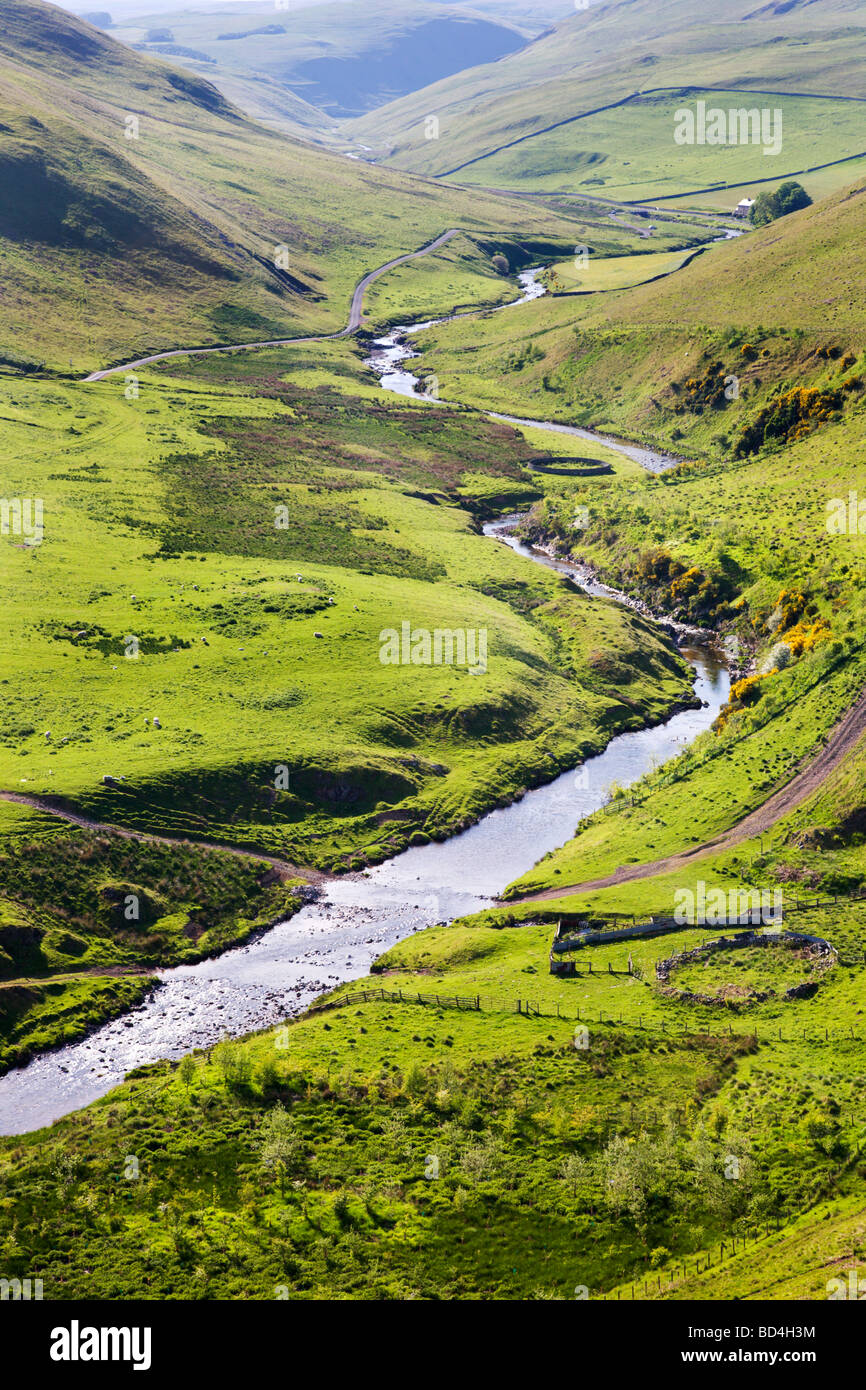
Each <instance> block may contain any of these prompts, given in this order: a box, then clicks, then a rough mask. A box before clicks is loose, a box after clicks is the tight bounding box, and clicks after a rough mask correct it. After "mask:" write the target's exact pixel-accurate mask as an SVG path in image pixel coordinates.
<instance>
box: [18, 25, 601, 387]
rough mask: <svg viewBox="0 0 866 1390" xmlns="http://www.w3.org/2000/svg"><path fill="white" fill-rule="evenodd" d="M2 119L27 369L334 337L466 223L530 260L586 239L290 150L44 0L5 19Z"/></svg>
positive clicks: (514, 211) (563, 225)
mask: <svg viewBox="0 0 866 1390" xmlns="http://www.w3.org/2000/svg"><path fill="white" fill-rule="evenodd" d="M0 122H2V126H3V130H2V131H0V135H2V141H0V159H2V161H3V181H4V190H5V192H4V206H3V210H2V213H0V257H2V270H3V278H4V285H5V287H6V296H7V312H6V319H5V337H4V339H3V340H2V342H0V354H2V355H3V356H4V357H5V359H7V360H11V361H12V362H22V363H24V364H27V363H30V364H34V363H41V362H44V363H47V365H48V366H49V367H51V368H54V369H60V370H68V369H69V367H70V363H71V366H72V369H73V370H74V371H76V372H80V371H81V369H82V368H83V367H85V366H86V367H88V368H92V367H95V366H101V365H105V363H106V360H108V361H111V360H114V361H116V360H118V359H120V360H123V357H124V356H142V355H145V354H146V353H147V352H148V351H153V350H156V349H158V348H161V347H166V346H174V345H182V344H188V345H194V344H196V343H199V344H205V343H210V342H220V341H222V342H225V341H243V340H244V339H246V340H255V339H257V338H258V339H261V338H272V337H278V336H290V335H292V334H301V333H305V332H333V331H335V330H336V329H338V328H341V327H342V326H343V325H344V324H345V322H346V318H347V315H348V303H349V300H350V297H351V293H352V290H353V288H354V285H355V284H356V282H357V281H358V280H359V279H360V278H361V276H362V275H363V274H364V273H365V272H366V271H368V270H370V269H372V268H373V267H374V266H375V265H378V264H381V263H382V262H383V261H385V260H387V259H389V258H390V257H391V256H393V255H399V254H401V253H403V252H405V251H409V250H414V249H416V248H417V247H419V246H422V245H424V244H425V243H426V242H427V241H430V240H432V239H433V237H435V236H436V235H438V234H439V233H440V232H442V231H443V230H445V228H446V227H448V226H464V227H465V228H466V229H467V230H468V231H469V232H470V233H473V232H475V233H477V234H479V235H482V236H483V237H484V238H485V242H486V244H488V245H489V244H490V242H491V241H493V243H494V247H495V241H496V238H497V237H498V236H499V237H503V238H504V239H506V240H507V241H508V242H509V243H510V242H513V241H514V240H515V239H517V240H519V241H522V243H523V247H524V249H523V253H522V254H523V255H524V257H526V258H529V257H530V256H531V254H532V247H533V245H535V244H538V243H544V244H546V245H552V244H555V243H556V242H557V241H558V244H559V245H560V246H561V247H563V248H565V247H567V246H568V245H569V244H571V243H572V241H573V238H574V237H575V235H576V234H579V232H580V228H579V226H578V227H576V226H575V224H574V223H573V222H572V221H571V219H569V218H568V217H567V216H564V215H562V214H557V213H551V212H549V211H548V210H546V209H538V210H536V209H534V208H531V207H526V206H524V205H522V204H521V205H519V206H518V205H515V204H514V203H509V202H508V201H507V200H498V199H495V198H493V199H490V200H487V199H485V207H484V208H483V209H482V208H480V207H479V204H478V201H477V199H476V198H475V197H470V196H469V195H467V194H464V193H462V192H457V193H451V192H438V191H436V190H433V189H431V188H430V186H429V185H428V184H427V183H424V182H418V181H417V180H413V179H411V178H407V177H406V176H404V175H402V174H399V173H388V172H380V171H372V170H369V169H368V168H366V167H364V166H361V165H360V164H358V162H357V161H352V160H347V159H343V158H338V157H336V156H332V155H328V154H326V153H323V152H321V151H319V150H316V149H314V148H313V147H311V146H308V145H303V144H301V143H299V142H297V141H293V140H287V139H286V138H285V137H284V136H282V135H277V134H276V133H274V132H272V131H268V130H265V129H263V128H262V127H259V126H255V125H253V124H252V123H251V122H250V121H248V120H247V119H246V118H245V117H243V116H242V115H241V113H240V112H239V111H238V110H237V109H236V108H234V107H232V106H231V105H230V104H229V103H228V102H227V101H226V100H225V98H224V97H222V96H221V94H220V93H219V92H217V91H216V89H215V88H214V87H213V86H211V85H210V84H209V83H207V82H205V81H204V80H202V79H200V78H198V77H195V76H192V75H190V74H188V73H186V74H185V73H183V72H180V71H178V70H177V69H173V68H171V67H168V66H167V65H166V64H164V63H162V62H161V61H156V60H154V59H150V58H146V57H143V56H141V55H139V54H136V53H134V52H132V51H131V50H130V49H128V48H126V47H125V46H123V45H122V44H119V43H118V42H117V41H116V40H114V39H113V38H111V37H110V36H109V35H107V34H103V33H101V32H100V31H98V30H96V29H94V28H93V27H92V26H89V25H86V24H83V23H82V22H81V21H79V20H76V19H75V18H73V17H72V16H70V15H68V14H66V13H64V12H63V11H61V10H58V9H56V8H55V7H53V6H50V5H46V4H43V3H41V0H10V3H9V4H8V5H6V6H5V8H4V17H3V27H2V31H0ZM127 132H129V133H130V137H135V138H127ZM488 203H489V206H488V205H487V204H488ZM491 253H492V252H491Z"/></svg>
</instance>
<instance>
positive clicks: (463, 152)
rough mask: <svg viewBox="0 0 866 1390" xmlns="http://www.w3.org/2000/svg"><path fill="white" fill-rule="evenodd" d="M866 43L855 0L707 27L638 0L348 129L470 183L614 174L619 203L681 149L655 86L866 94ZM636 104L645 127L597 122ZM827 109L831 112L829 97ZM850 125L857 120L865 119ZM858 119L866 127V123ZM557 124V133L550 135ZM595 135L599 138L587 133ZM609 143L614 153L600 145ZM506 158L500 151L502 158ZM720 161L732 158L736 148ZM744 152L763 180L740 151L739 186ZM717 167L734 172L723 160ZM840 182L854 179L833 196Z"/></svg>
mask: <svg viewBox="0 0 866 1390" xmlns="http://www.w3.org/2000/svg"><path fill="white" fill-rule="evenodd" d="M864 41H866V36H864V29H863V16H862V8H861V7H860V6H859V4H858V0H830V3H825V4H822V5H821V6H820V7H819V6H814V5H794V6H788V7H787V8H786V9H785V11H784V12H782V11H779V10H776V9H774V8H773V7H769V6H763V7H758V8H757V9H755V10H753V11H750V12H749V13H748V14H744V12H743V7H742V5H740V4H738V3H737V0H719V3H718V4H716V5H715V7H714V10H713V14H712V20H711V22H707V23H701V22H700V19H699V17H698V16H697V15H696V12H695V8H694V6H693V5H691V4H689V3H688V0H669V3H667V4H665V5H664V7H663V8H661V9H660V7H659V6H658V5H657V4H655V3H653V0H634V3H632V4H629V5H628V6H622V5H614V4H606V5H599V6H596V5H593V6H592V7H590V8H589V9H588V10H585V11H581V12H578V13H577V14H575V15H572V16H571V17H570V18H567V19H563V20H562V21H561V22H560V23H559V24H557V26H556V27H555V28H554V29H553V30H552V31H551V32H550V34H548V35H545V36H544V37H542V38H540V39H538V40H537V41H536V42H535V43H533V44H530V45H529V46H528V47H527V48H525V49H523V50H522V51H521V52H519V53H516V54H513V55H511V56H509V57H506V58H503V59H502V60H501V61H500V62H498V63H495V64H487V65H485V66H482V67H480V68H477V69H474V70H470V71H468V72H464V73H458V74H457V75H456V76H454V77H451V78H447V79H445V80H443V81H441V82H438V83H436V84H435V85H433V86H432V87H429V88H425V89H423V90H422V91H420V92H415V93H413V94H411V95H410V96H407V97H404V98H401V99H400V100H398V101H395V102H391V103H390V104H389V105H388V106H385V107H382V108H380V109H379V110H378V111H374V112H371V113H370V114H369V115H367V116H365V117H362V118H361V119H360V120H357V121H354V122H351V123H349V125H348V127H347V129H348V131H349V132H351V133H352V134H353V135H354V136H355V137H356V138H357V139H359V140H362V141H365V142H366V143H367V144H369V145H371V146H372V147H373V150H374V152H375V155H376V157H377V158H378V159H380V160H386V161H387V162H388V163H389V164H392V165H394V166H397V167H399V168H404V169H412V170H415V171H417V172H419V173H424V174H433V175H437V176H440V175H443V174H447V173H450V172H452V171H456V173H455V177H456V178H458V179H460V180H461V181H463V182H472V183H474V182H480V183H483V184H487V185H489V186H496V185H497V183H498V184H504V185H505V186H506V187H507V186H510V185H511V183H512V181H513V180H514V179H517V178H519V179H520V184H519V186H520V187H521V188H523V189H530V188H533V187H535V188H543V187H548V186H550V184H557V186H560V187H563V186H564V187H570V186H572V185H571V184H569V183H557V181H558V179H560V178H562V177H564V175H565V173H566V170H567V171H568V176H569V178H573V177H575V175H576V176H577V178H578V179H586V178H592V177H593V176H594V175H595V176H597V177H599V178H605V177H607V176H608V175H610V176H611V180H610V181H611V183H616V186H617V188H618V189H619V193H618V194H617V193H614V194H612V195H611V196H614V197H615V196H624V197H630V196H632V195H631V193H630V192H629V191H628V190H629V189H632V190H635V189H638V188H640V187H644V188H646V187H647V186H651V187H655V188H656V191H657V192H661V191H662V190H661V189H660V188H659V187H658V184H657V182H656V177H657V176H656V170H655V168H654V166H653V164H652V163H651V162H647V161H646V160H645V159H644V154H645V153H646V152H648V149H649V145H650V143H652V145H653V146H655V153H656V156H657V157H660V158H662V159H664V160H667V158H668V154H669V153H672V152H673V151H674V150H675V149H676V147H674V146H672V145H671V142H670V140H669V137H668V136H664V138H656V137H655V136H653V134H652V132H653V129H654V123H653V108H652V106H651V105H649V106H646V109H644V107H645V104H646V103H651V102H652V101H653V100H654V98H653V97H652V96H651V95H650V94H651V93H652V92H653V91H655V90H657V89H663V88H668V89H682V88H687V87H688V88H692V89H696V88H697V87H698V86H699V85H700V84H704V85H705V86H706V87H707V88H710V89H716V90H718V91H720V92H726V91H728V90H733V89H735V88H736V89H739V90H741V91H744V92H746V93H752V94H753V96H754V100H750V99H749V98H748V97H746V98H745V99H744V102H743V103H741V102H739V101H738V102H737V103H736V104H737V105H740V104H745V105H746V106H752V105H758V106H763V105H765V104H768V105H770V106H776V105H780V104H783V103H782V102H777V101H776V99H775V98H769V97H759V96H758V93H759V92H773V93H776V92H781V93H785V94H788V96H789V97H794V98H799V97H808V96H825V97H844V96H852V97H859V98H863V97H866V89H864V86H863V77H862V72H863V66H862V54H863V47H864ZM635 99H637V100H638V101H639V102H640V103H641V107H642V111H643V114H644V115H645V116H646V117H647V119H645V120H642V122H641V125H640V127H639V128H638V127H635V126H631V125H629V124H627V123H626V124H624V125H620V124H618V119H619V118H618V114H617V112H616V111H602V112H601V114H599V115H598V116H594V115H590V114H589V113H592V112H597V111H599V109H600V108H608V107H610V106H611V104H612V103H617V102H623V101H627V102H629V103H630V104H631V103H632V102H633V101H634V100H635ZM797 104H798V103H797V102H794V104H793V105H792V107H791V116H790V121H791V124H790V127H789V130H790V134H791V135H792V136H793V132H794V130H795V128H797V126H798V122H799V120H800V116H801V115H803V116H804V115H805V114H806V110H807V108H806V107H805V106H804V107H803V108H802V111H801V112H800V113H799V114H797V110H796V108H797ZM822 106H823V103H822ZM827 106H828V108H832V103H830V102H828V103H827ZM620 109H621V110H627V109H628V108H627V107H625V108H620ZM857 109H859V108H857V107H855V108H854V112H855V113H856V110H857ZM840 115H841V113H840ZM430 116H436V117H437V119H438V121H439V138H438V139H435V140H434V139H427V138H425V130H426V128H427V127H426V126H425V121H426V119H427V118H428V117H430ZM575 118H579V119H577V120H575ZM842 119H843V120H845V118H844V117H843V118H842ZM853 119H854V120H855V121H856V120H857V117H856V114H854V116H853ZM859 120H860V127H859V128H860V130H861V131H862V129H863V126H862V117H860V118H859ZM564 122H569V124H563V123H564ZM557 123H559V127H560V128H559V130H554V131H553V132H551V134H549V135H547V134H541V133H540V132H544V131H546V130H547V128H548V127H550V126H553V125H555V124H557ZM662 124H664V123H662ZM845 128H846V130H848V131H849V132H850V133H851V134H854V133H855V131H856V127H854V128H851V127H848V125H847V120H846V121H845ZM590 129H592V130H593V131H594V132H596V134H597V138H596V139H592V140H591V139H589V138H587V135H586V132H587V131H588V130H590ZM617 132H619V133H617ZM629 133H630V134H629ZM630 135H631V138H630ZM606 139H608V140H610V142H611V143H610V144H609V145H606V144H605V143H600V142H603V141H604V140H606ZM518 142H519V143H518ZM826 143H827V142H824V141H823V132H822V129H821V125H820V124H819V125H817V126H816V127H815V131H814V136H813V137H809V135H808V134H807V135H806V138H805V139H804V140H801V141H800V148H801V150H802V152H803V153H804V155H805V157H804V158H802V159H798V160H797V161H795V162H794V163H787V162H786V163H785V165H784V168H785V169H792V168H797V167H802V166H803V165H811V164H818V163H821V162H822V161H821V160H819V159H814V158H810V157H809V155H810V154H811V153H812V151H813V150H814V148H816V147H817V146H819V145H822V144H825V146H826ZM505 147H510V148H505ZM863 148H866V147H864V146H863V144H862V140H861V141H860V142H859V143H858V142H857V140H856V139H855V142H854V148H853V150H851V149H849V150H845V151H839V150H833V149H832V147H830V154H829V156H828V157H829V158H838V157H839V154H840V153H854V152H860V150H861V149H863ZM500 150H502V151H503V152H502V153H501V154H499V153H495V152H496V151H500ZM579 152H583V154H582V155H581V153H579ZM788 152H790V147H789V150H788ZM680 153H683V151H682V150H681V151H680ZM690 153H691V154H692V155H693V154H695V153H696V152H695V151H692V152H690ZM704 153H705V154H709V151H704ZM714 153H719V151H715V152H714ZM720 153H721V155H722V156H725V157H726V152H725V151H721V152H720ZM727 153H731V152H727ZM605 156H607V158H608V159H609V161H610V165H611V166H612V167H605V165H604V164H603V163H602V164H601V165H600V167H596V168H593V166H592V163H591V161H592V160H595V161H596V163H598V161H599V158H601V159H603V158H604V157H605ZM741 156H745V160H746V166H745V167H747V168H748V170H749V175H750V176H755V174H754V171H753V170H752V168H751V159H752V155H751V153H750V151H749V150H743V149H740V150H739V152H738V154H737V156H736V158H735V159H733V160H732V161H730V163H731V165H732V177H731V181H733V182H741V181H742V178H743V176H744V174H743V173H741V172H739V171H736V172H734V171H733V166H736V165H738V164H739V162H740V157H741ZM780 158H781V157H780ZM626 160H628V161H630V164H629V165H628V166H625V164H624V161H626ZM719 163H722V164H725V159H724V158H723V159H721V160H720V161H719ZM763 163H764V164H769V163H771V161H770V160H769V159H764V160H763ZM694 167H695V165H694V161H684V169H683V172H686V171H688V172H692V171H693V170H694ZM698 167H700V166H698ZM726 167H727V165H726ZM704 168H706V162H705V164H704ZM674 172H675V174H676V169H675V170H674ZM772 172H773V173H775V170H774V171H772ZM780 172H781V166H780ZM506 173H507V174H508V177H504V175H505V174H506ZM488 174H489V175H490V176H489V177H488ZM766 174H767V171H766V170H765V171H763V175H764V176H766ZM677 176H678V175H677ZM722 178H725V179H726V181H727V176H726V175H721V174H718V173H716V174H715V175H714V176H712V177H709V178H707V177H701V178H700V179H699V181H698V182H697V183H695V184H692V187H705V186H706V185H707V184H710V183H715V182H718V181H719V180H720V179H722ZM843 183H844V176H843V179H842V180H841V181H840V183H836V184H834V185H833V188H834V189H835V188H838V187H840V186H842V185H843ZM598 191H606V190H605V189H602V188H599V189H598ZM670 191H675V190H673V189H672V190H670ZM828 191H831V190H830V189H828ZM635 196H640V197H643V196H645V194H644V193H639V194H637V193H636V194H635Z"/></svg>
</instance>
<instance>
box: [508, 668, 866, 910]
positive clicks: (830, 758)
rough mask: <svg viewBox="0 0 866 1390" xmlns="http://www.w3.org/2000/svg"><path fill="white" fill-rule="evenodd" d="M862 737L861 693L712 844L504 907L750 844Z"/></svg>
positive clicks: (864, 711)
mask: <svg viewBox="0 0 866 1390" xmlns="http://www.w3.org/2000/svg"><path fill="white" fill-rule="evenodd" d="M864 735H866V690H864V691H863V693H862V694H861V696H860V698H859V699H858V700H857V701H856V703H855V704H853V705H852V706H851V708H850V709H849V710H848V712H847V713H846V714H845V715H843V717H842V719H840V721H839V723H838V724H837V725H836V727H835V729H833V730H832V732H831V733H830V736H829V738H828V739H827V742H826V744H825V745H824V747H823V748H822V750H821V752H820V753H818V754H817V756H816V757H815V758H813V759H812V761H811V762H810V763H808V764H807V766H806V767H804V768H803V769H802V770H801V771H800V772H798V773H797V774H796V776H795V777H793V778H792V779H791V781H790V782H789V783H788V785H787V786H785V787H782V788H781V790H780V791H777V792H775V793H774V795H773V796H771V797H770V798H769V800H768V801H765V802H764V803H763V805H761V806H758V807H757V808H756V809H755V810H754V811H750V812H749V814H748V815H747V816H745V817H744V818H743V819H742V820H741V821H738V822H737V824H736V825H733V826H731V828H730V830H726V831H724V832H723V833H722V834H721V835H718V836H716V838H715V839H714V840H707V841H706V842H705V843H704V844H702V845H696V846H695V847H694V849H687V850H681V851H680V852H679V853H678V854H672V855H669V856H668V857H667V858H665V859H656V860H653V861H652V863H649V864H633V865H623V866H622V867H620V868H619V869H617V870H616V872H615V873H612V874H608V875H606V876H605V877H604V878H594V879H587V880H586V881H585V882H583V883H569V884H565V885H563V886H562V887H556V888H545V889H544V890H543V891H542V892H540V893H529V894H527V895H526V896H525V897H520V898H509V899H508V900H507V901H508V902H509V903H513V902H543V901H545V900H547V899H550V898H563V897H565V896H567V895H568V894H571V893H589V892H595V891H596V889H599V888H613V887H615V886H617V885H618V884H621V883H632V882H634V880H636V879H641V878H654V877H655V875H656V874H664V873H670V872H671V871H672V870H674V869H678V868H682V867H685V866H688V865H690V864H693V863H694V861H695V860H696V859H703V858H705V857H706V856H707V855H709V854H717V853H718V852H719V851H720V850H726V849H731V848H733V846H735V845H738V844H742V842H743V841H744V840H749V839H751V838H752V837H753V836H755V835H760V834H763V833H764V832H766V831H768V830H770V829H771V828H772V827H773V826H774V825H775V824H776V822H777V821H779V820H781V819H782V817H783V816H785V815H787V814H788V812H789V811H793V810H794V809H795V807H797V806H799V805H800V804H801V803H802V802H803V801H805V800H807V798H808V797H810V796H812V795H814V793H815V792H817V791H819V790H820V788H821V787H822V785H823V783H824V782H825V781H826V779H827V778H828V777H829V775H830V773H831V772H833V771H835V769H836V768H837V767H838V766H839V764H840V763H841V762H842V761H843V760H844V759H845V758H846V757H847V756H848V754H849V753H851V752H852V751H853V750H854V748H855V747H856V746H857V744H858V743H859V742H860V740H861V739H862V738H863V736H864Z"/></svg>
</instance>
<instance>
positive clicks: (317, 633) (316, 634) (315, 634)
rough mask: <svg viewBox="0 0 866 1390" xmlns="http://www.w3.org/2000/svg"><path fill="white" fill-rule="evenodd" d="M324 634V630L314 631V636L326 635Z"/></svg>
mask: <svg viewBox="0 0 866 1390" xmlns="http://www.w3.org/2000/svg"><path fill="white" fill-rule="evenodd" d="M324 635H325V634H324V632H314V633H313V636H314V637H324Z"/></svg>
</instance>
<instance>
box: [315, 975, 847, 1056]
mask: <svg viewBox="0 0 866 1390" xmlns="http://www.w3.org/2000/svg"><path fill="white" fill-rule="evenodd" d="M610 973H614V972H613V971H611V972H610ZM618 973H620V974H624V973H627V972H624V971H620V972H618ZM380 1003H381V1004H414V1005H422V1006H427V1007H433V1008H437V1009H459V1010H461V1011H463V1012H471V1013H490V1014H493V1013H496V1014H520V1015H521V1016H522V1017H524V1018H551V1019H560V1020H564V1021H566V1022H570V1023H579V1024H582V1025H584V1026H585V1025H588V1024H590V1023H592V1024H594V1025H596V1026H597V1027H616V1028H629V1029H632V1030H634V1031H636V1032H640V1033H643V1034H646V1035H649V1036H653V1037H657V1038H671V1039H673V1038H677V1037H680V1038H717V1039H731V1038H746V1039H752V1040H754V1041H755V1042H756V1043H761V1044H767V1043H770V1044H773V1043H794V1042H798V1043H807V1044H810V1043H811V1044H816V1045H817V1044H825V1043H833V1042H835V1043H841V1042H862V1041H863V1040H864V1039H863V1037H862V1036H861V1035H860V1034H859V1033H855V1032H854V1029H853V1027H852V1028H850V1029H849V1030H845V1029H830V1028H823V1029H822V1028H819V1029H817V1030H816V1029H815V1028H814V1027H813V1028H812V1029H811V1030H810V1029H808V1028H806V1027H804V1028H803V1030H802V1033H800V1031H799V1030H797V1029H791V1028H789V1029H788V1030H787V1031H784V1030H783V1028H782V1027H781V1026H779V1027H778V1028H776V1027H769V1026H765V1025H764V1024H761V1025H760V1026H758V1025H757V1024H756V1025H754V1026H750V1027H749V1028H747V1029H746V1030H744V1031H740V1030H735V1029H734V1027H733V1024H729V1026H728V1028H727V1029H722V1030H721V1031H714V1030H713V1029H711V1028H702V1027H700V1026H696V1025H695V1024H688V1023H676V1022H674V1021H673V1020H671V1021H668V1020H665V1019H662V1020H659V1021H657V1022H652V1023H650V1022H649V1021H646V1022H645V1021H644V1018H643V1015H642V1014H641V1015H639V1016H638V1018H637V1019H636V1020H635V1019H633V1018H624V1017H623V1015H622V1013H621V1012H620V1013H618V1014H617V1013H616V1012H615V1011H613V1010H611V1011H607V1010H604V1009H599V1010H598V1011H597V1012H595V1013H593V1012H592V1011H591V1010H587V1009H580V1008H576V1009H575V1010H574V1011H571V1010H568V1009H563V1007H562V1005H561V1004H556V1005H555V1006H552V1005H547V1006H545V1005H543V1004H539V1003H538V1002H537V1001H534V1000H532V999H522V998H519V997H516V996H514V997H509V996H506V995H503V996H501V997H497V998H492V997H490V996H484V997H482V996H481V995H479V994H469V995H459V994H450V995H449V994H432V993H423V992H416V991H415V990H404V989H397V990H387V989H363V990H353V991H351V992H350V993H349V994H342V995H340V996H339V997H338V998H336V999H325V1000H322V1001H321V1002H318V1003H315V1004H312V1005H311V1006H310V1008H309V1009H308V1011H307V1012H308V1014H318V1013H323V1012H325V1011H326V1010H329V1009H345V1008H350V1007H351V1006H352V1005H358V1004H380ZM822 1035H823V1036H822Z"/></svg>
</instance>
